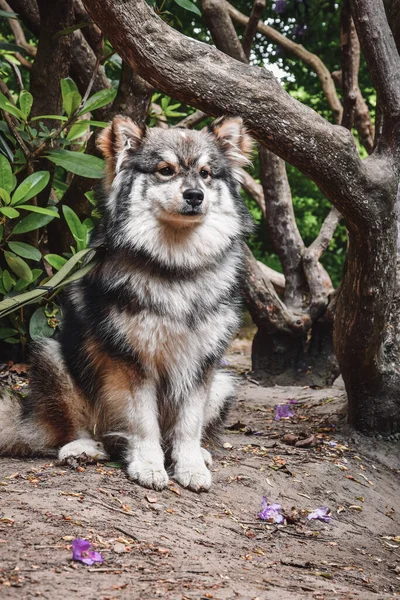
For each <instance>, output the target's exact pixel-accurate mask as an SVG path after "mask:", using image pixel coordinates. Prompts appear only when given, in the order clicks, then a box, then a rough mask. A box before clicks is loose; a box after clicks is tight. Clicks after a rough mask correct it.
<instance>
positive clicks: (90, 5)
mask: <svg viewBox="0 0 400 600" xmlns="http://www.w3.org/2000/svg"><path fill="white" fill-rule="evenodd" d="M84 4H85V6H86V8H87V10H88V12H89V13H90V14H91V16H92V18H93V19H94V20H95V21H96V22H97V24H98V25H99V26H100V28H101V29H102V31H103V32H104V33H106V35H107V36H108V37H109V39H110V41H111V43H112V44H113V47H114V48H115V49H116V50H117V51H118V52H119V54H120V55H121V56H122V57H123V59H124V60H125V61H126V62H128V63H129V64H130V65H131V66H132V67H133V68H136V69H137V71H138V73H139V74H141V75H142V76H144V77H145V78H146V80H147V81H149V82H151V83H153V84H154V85H156V86H157V87H159V88H160V89H162V90H163V91H164V92H166V93H169V94H170V95H172V96H174V97H176V98H179V99H180V100H181V101H183V102H186V103H187V104H190V105H192V106H195V107H196V108H198V109H200V110H204V111H205V112H208V113H209V114H212V115H215V116H217V115H220V114H224V113H226V112H227V109H228V107H229V112H231V114H241V115H242V117H243V118H244V120H245V122H246V124H247V126H248V127H249V128H250V130H252V132H253V133H254V135H255V136H256V137H257V138H258V139H259V140H260V141H261V142H262V143H263V144H264V145H265V146H266V147H268V148H269V149H270V150H272V151H273V152H276V153H277V154H278V155H279V156H281V157H282V158H284V160H286V161H288V162H290V163H291V164H293V165H294V166H296V167H297V168H299V169H300V170H301V171H302V172H303V173H305V174H306V175H308V176H309V177H311V179H313V180H314V181H316V183H317V184H318V185H319V186H320V188H321V189H322V191H323V192H324V193H325V194H326V195H327V196H328V198H330V199H331V200H332V202H334V203H335V204H336V205H337V207H338V208H339V210H340V211H341V212H342V214H345V212H346V213H347V215H348V216H349V218H351V217H352V216H353V215H354V213H356V214H357V215H358V216H360V217H363V215H364V216H365V211H364V207H363V205H362V203H361V202H355V203H353V204H351V205H350V204H349V203H348V201H347V191H348V185H352V186H353V189H354V187H358V186H359V185H360V184H362V183H363V178H364V173H363V170H362V168H361V161H360V158H359V156H358V154H357V150H356V147H355V144H354V142H353V139H352V137H351V134H350V133H349V132H348V131H346V130H345V129H344V128H341V127H336V126H334V125H331V124H330V123H328V122H327V121H326V120H325V119H323V118H322V117H321V116H319V115H318V114H317V113H315V111H313V110H312V109H310V108H309V107H306V106H304V105H303V104H301V103H300V102H298V101H296V100H295V99H293V98H291V97H290V96H289V95H288V94H287V93H286V92H285V91H284V90H283V89H282V87H281V85H280V84H279V82H278V81H277V80H276V79H275V78H274V77H273V76H272V74H271V73H269V72H268V71H266V70H265V69H261V68H258V67H248V66H247V65H243V64H241V63H239V62H237V61H234V60H232V59H230V58H229V57H228V56H226V55H225V54H222V53H221V52H219V51H218V50H216V49H215V48H212V47H210V46H208V45H206V44H203V43H201V42H198V41H196V40H193V39H190V38H187V37H185V36H183V35H182V34H180V33H178V32H177V31H174V30H173V29H171V28H170V27H168V25H166V24H165V23H164V22H163V21H161V19H159V18H158V17H157V15H156V14H155V13H154V11H152V10H151V9H150V8H149V7H148V6H147V4H146V2H145V0H130V1H126V0H84ZM282 123H283V124H284V126H282ZM339 155H341V156H342V157H343V160H344V161H346V183H345V181H344V177H343V169H342V166H341V162H340V161H337V156H339Z"/></svg>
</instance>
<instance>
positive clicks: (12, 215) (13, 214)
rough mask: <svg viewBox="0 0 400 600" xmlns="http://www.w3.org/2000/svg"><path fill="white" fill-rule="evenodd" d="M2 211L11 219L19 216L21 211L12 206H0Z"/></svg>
mask: <svg viewBox="0 0 400 600" xmlns="http://www.w3.org/2000/svg"><path fill="white" fill-rule="evenodd" d="M0 213H3V215H6V217H8V218H9V219H16V218H17V217H19V212H18V211H17V210H15V208H12V207H11V206H0Z"/></svg>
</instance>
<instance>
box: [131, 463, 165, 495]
mask: <svg viewBox="0 0 400 600" xmlns="http://www.w3.org/2000/svg"><path fill="white" fill-rule="evenodd" d="M127 473H128V476H129V477H130V478H131V479H133V480H134V481H136V482H137V483H138V484H139V485H142V486H143V487H146V488H150V489H153V490H163V489H164V488H166V487H167V485H168V481H169V477H168V475H167V472H166V470H165V469H164V468H163V467H160V466H159V465H157V464H156V463H151V462H146V461H142V462H137V461H133V462H131V463H129V465H128V469H127Z"/></svg>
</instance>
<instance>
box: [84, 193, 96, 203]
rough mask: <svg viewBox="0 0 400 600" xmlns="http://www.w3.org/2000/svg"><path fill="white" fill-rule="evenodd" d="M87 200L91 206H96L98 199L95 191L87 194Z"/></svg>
mask: <svg viewBox="0 0 400 600" xmlns="http://www.w3.org/2000/svg"><path fill="white" fill-rule="evenodd" d="M85 198H87V199H88V200H89V202H90V204H93V206H96V198H95V195H94V191H93V190H90V192H86V193H85Z"/></svg>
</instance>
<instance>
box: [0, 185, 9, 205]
mask: <svg viewBox="0 0 400 600" xmlns="http://www.w3.org/2000/svg"><path fill="white" fill-rule="evenodd" d="M0 198H1V199H2V200H3V202H4V203H5V204H10V202H11V198H10V194H9V193H8V192H6V190H4V189H3V188H0Z"/></svg>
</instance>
